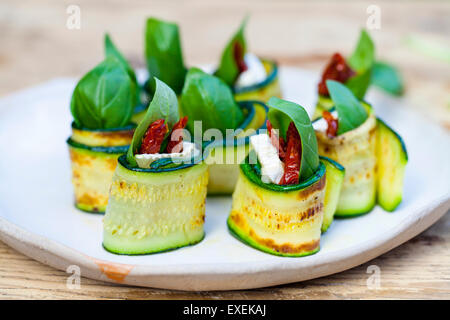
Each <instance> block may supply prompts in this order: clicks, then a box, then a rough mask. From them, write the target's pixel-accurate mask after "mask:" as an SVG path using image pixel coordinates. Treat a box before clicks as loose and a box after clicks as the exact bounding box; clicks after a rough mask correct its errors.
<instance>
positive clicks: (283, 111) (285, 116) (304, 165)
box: [267, 97, 319, 181]
mask: <svg viewBox="0 0 450 320" xmlns="http://www.w3.org/2000/svg"><path fill="white" fill-rule="evenodd" d="M267 105H268V106H269V115H268V117H269V120H270V122H271V123H272V125H273V127H274V128H277V129H279V131H280V135H281V136H282V137H283V138H286V132H287V130H288V127H289V124H290V123H291V122H292V121H293V122H294V124H295V127H296V128H297V130H298V133H299V134H300V138H301V143H302V159H301V163H300V179H299V180H300V181H304V180H306V179H308V178H309V177H311V176H312V175H313V174H314V173H315V172H316V171H317V168H318V167H319V153H318V148H317V139H316V135H315V134H314V129H313V126H312V124H311V120H310V119H309V116H308V113H307V112H306V111H305V109H303V107H302V106H300V105H298V104H296V103H293V102H289V101H286V100H282V99H279V98H277V97H272V98H270V100H269V102H268V103H267Z"/></svg>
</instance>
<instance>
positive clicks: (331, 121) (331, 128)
mask: <svg viewBox="0 0 450 320" xmlns="http://www.w3.org/2000/svg"><path fill="white" fill-rule="evenodd" d="M322 116H323V118H324V119H325V121H326V122H327V124H328V127H327V136H329V137H336V135H337V130H338V120H337V119H336V118H335V117H333V115H332V114H331V113H330V112H328V111H326V110H324V111H323V112H322Z"/></svg>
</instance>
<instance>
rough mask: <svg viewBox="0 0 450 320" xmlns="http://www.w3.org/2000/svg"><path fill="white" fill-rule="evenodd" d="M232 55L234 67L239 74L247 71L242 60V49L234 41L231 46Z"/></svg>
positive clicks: (239, 44)
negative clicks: (234, 62) (235, 66)
mask: <svg viewBox="0 0 450 320" xmlns="http://www.w3.org/2000/svg"><path fill="white" fill-rule="evenodd" d="M233 55H234V61H236V65H237V67H238V70H239V74H241V73H242V72H244V71H245V70H247V68H248V67H247V64H246V63H245V60H244V48H243V46H242V44H241V43H240V42H239V41H235V42H234V44H233Z"/></svg>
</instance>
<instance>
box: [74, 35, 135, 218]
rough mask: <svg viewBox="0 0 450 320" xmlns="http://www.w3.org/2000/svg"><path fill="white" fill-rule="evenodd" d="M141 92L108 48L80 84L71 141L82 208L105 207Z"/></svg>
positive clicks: (77, 197) (78, 202)
mask: <svg viewBox="0 0 450 320" xmlns="http://www.w3.org/2000/svg"><path fill="white" fill-rule="evenodd" d="M106 39H109V38H108V37H107V38H106ZM108 43H109V42H108ZM111 50H112V49H111ZM98 92H101V93H102V94H101V95H99V94H98ZM136 95H137V93H136V83H135V81H134V80H133V79H132V78H131V77H130V73H129V72H128V71H127V69H126V68H125V67H124V65H123V64H122V62H121V61H120V60H119V59H118V58H117V57H116V56H115V55H114V54H107V58H106V59H105V60H104V61H103V62H102V63H100V64H99V65H98V66H96V67H95V68H94V69H92V70H91V71H90V72H88V73H87V74H86V75H85V76H84V77H83V78H82V79H81V80H80V81H79V82H78V84H77V86H76V87H75V90H74V92H73V95H72V100H71V112H72V115H73V118H74V122H73V124H72V136H71V137H70V138H69V139H68V140H67V143H68V146H69V152H70V159H71V164H72V182H73V187H74V191H75V206H76V207H77V208H79V209H81V210H84V211H88V212H104V211H105V208H106V204H107V202H108V190H109V186H110V184H111V178H112V175H113V173H114V170H115V168H116V165H117V158H118V157H119V156H120V155H121V154H123V153H125V152H126V151H127V149H128V146H129V144H130V143H131V139H132V136H133V131H134V128H135V126H134V125H133V124H131V123H130V119H131V115H132V113H133V109H134V106H135V104H136V99H137V98H136Z"/></svg>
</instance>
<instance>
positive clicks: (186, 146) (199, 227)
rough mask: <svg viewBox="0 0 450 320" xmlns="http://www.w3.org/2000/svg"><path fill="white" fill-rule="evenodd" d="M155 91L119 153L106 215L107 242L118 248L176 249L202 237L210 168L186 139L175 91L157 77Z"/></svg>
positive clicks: (136, 251) (107, 245) (109, 246)
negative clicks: (122, 152)
mask: <svg viewBox="0 0 450 320" xmlns="http://www.w3.org/2000/svg"><path fill="white" fill-rule="evenodd" d="M154 81H155V94H154V95H153V98H152V101H151V103H150V105H149V108H148V109H147V113H146V115H145V117H144V119H143V120H142V122H141V123H140V124H139V125H138V127H137V128H136V131H135V134H134V136H133V141H132V143H131V146H130V148H129V150H128V153H127V155H126V156H125V155H122V156H121V157H120V158H119V165H118V166H117V168H116V171H115V173H114V177H113V181H112V185H111V190H110V193H109V202H108V206H107V209H106V215H105V218H104V221H103V227H104V228H103V246H104V248H105V249H106V250H108V251H110V252H113V253H117V254H148V253H155V252H161V251H165V250H170V249H175V248H178V247H183V246H187V245H191V244H195V243H197V242H199V241H201V240H202V239H203V237H204V231H203V223H204V219H205V199H206V188H207V184H208V170H207V166H206V164H204V163H203V162H202V161H201V157H200V152H199V150H198V149H197V147H196V146H195V144H194V143H192V142H188V141H184V135H183V130H184V127H185V126H186V123H187V118H186V117H183V118H181V119H180V117H179V113H178V102H177V98H176V95H175V93H174V92H173V91H172V90H171V89H170V88H169V87H168V86H167V85H166V84H164V83H163V82H162V81H160V80H158V79H157V78H154Z"/></svg>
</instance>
